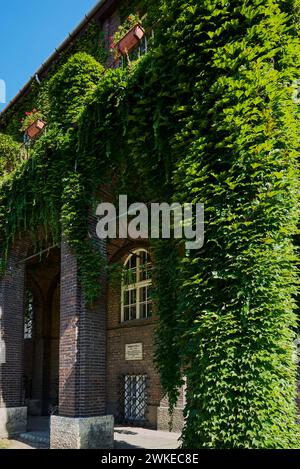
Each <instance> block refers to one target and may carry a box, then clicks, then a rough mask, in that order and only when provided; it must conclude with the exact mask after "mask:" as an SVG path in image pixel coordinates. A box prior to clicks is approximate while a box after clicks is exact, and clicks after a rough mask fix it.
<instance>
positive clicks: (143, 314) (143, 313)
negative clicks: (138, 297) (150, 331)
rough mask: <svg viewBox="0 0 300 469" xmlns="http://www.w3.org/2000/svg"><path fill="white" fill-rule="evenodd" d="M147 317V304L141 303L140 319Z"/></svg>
mask: <svg viewBox="0 0 300 469" xmlns="http://www.w3.org/2000/svg"><path fill="white" fill-rule="evenodd" d="M146 317H147V303H140V318H146Z"/></svg>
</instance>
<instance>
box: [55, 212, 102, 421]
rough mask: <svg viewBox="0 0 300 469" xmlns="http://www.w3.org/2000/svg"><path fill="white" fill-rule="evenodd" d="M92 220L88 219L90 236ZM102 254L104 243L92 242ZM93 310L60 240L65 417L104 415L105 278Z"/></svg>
mask: <svg viewBox="0 0 300 469" xmlns="http://www.w3.org/2000/svg"><path fill="white" fill-rule="evenodd" d="M95 224H96V220H95V219H94V218H93V217H91V219H90V226H91V230H90V232H91V233H95ZM96 242H97V244H98V248H99V249H101V250H102V252H103V254H104V255H105V252H106V250H105V243H103V242H102V241H100V240H96ZM99 282H100V283H101V286H102V293H101V296H100V298H99V300H98V301H97V303H96V304H95V305H94V307H93V309H89V308H87V307H86V306H85V302H84V297H83V294H82V290H81V287H80V284H79V279H78V268H77V260H76V258H75V256H74V254H73V253H72V252H71V250H70V248H69V247H68V245H67V244H66V243H65V242H64V241H63V242H62V248H61V310H60V373H59V414H60V415H61V416H66V417H87V416H100V415H105V413H106V309H105V294H106V284H105V283H106V280H105V277H103V278H101V279H99Z"/></svg>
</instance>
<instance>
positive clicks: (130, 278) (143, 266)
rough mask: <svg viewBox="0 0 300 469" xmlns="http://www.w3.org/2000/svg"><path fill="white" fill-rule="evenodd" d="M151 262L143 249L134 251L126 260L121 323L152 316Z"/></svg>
mask: <svg viewBox="0 0 300 469" xmlns="http://www.w3.org/2000/svg"><path fill="white" fill-rule="evenodd" d="M151 270H152V266H151V260H150V256H149V253H148V252H147V251H146V250H145V249H139V250H136V251H134V252H133V253H132V254H130V256H129V257H128V258H127V259H126V262H125V264H124V274H123V282H122V292H121V294H122V314H121V321H122V322H124V321H131V320H134V319H146V318H149V317H151V316H152V301H151V298H150V295H151V284H152V280H151Z"/></svg>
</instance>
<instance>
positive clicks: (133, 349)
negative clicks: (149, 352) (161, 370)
mask: <svg viewBox="0 0 300 469" xmlns="http://www.w3.org/2000/svg"><path fill="white" fill-rule="evenodd" d="M125 360H128V361H130V360H143V344H126V346H125Z"/></svg>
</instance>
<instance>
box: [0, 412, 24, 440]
mask: <svg viewBox="0 0 300 469" xmlns="http://www.w3.org/2000/svg"><path fill="white" fill-rule="evenodd" d="M26 430H27V407H8V408H5V407H4V408H0V438H11V437H12V436H16V435H19V434H20V433H24V432H26Z"/></svg>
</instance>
